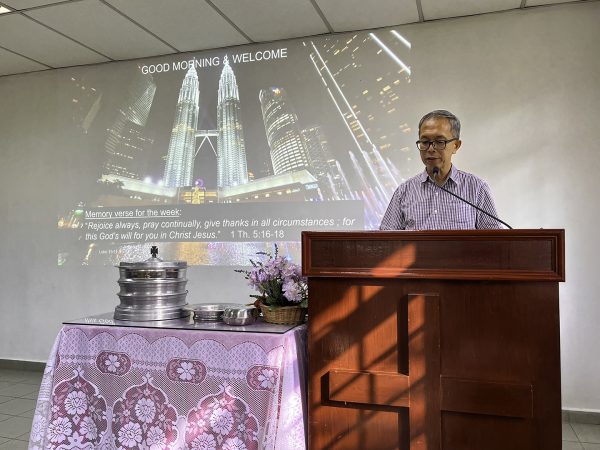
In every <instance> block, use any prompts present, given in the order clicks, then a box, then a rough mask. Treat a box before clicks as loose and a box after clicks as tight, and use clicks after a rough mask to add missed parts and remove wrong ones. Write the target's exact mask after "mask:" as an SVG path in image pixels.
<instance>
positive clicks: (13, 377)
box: [0, 370, 22, 383]
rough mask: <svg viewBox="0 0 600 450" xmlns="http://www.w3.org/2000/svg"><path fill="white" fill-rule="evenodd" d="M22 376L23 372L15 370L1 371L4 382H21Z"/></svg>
mask: <svg viewBox="0 0 600 450" xmlns="http://www.w3.org/2000/svg"><path fill="white" fill-rule="evenodd" d="M21 378H22V374H21V373H19V372H17V371H14V370H10V371H9V370H5V371H3V372H0V382H2V383H10V382H15V381H16V382H17V383H18V382H19V381H20V380H21Z"/></svg>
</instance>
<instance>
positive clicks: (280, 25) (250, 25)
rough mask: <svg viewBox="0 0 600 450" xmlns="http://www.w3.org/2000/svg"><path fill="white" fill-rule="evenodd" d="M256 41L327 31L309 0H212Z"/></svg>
mask: <svg viewBox="0 0 600 450" xmlns="http://www.w3.org/2000/svg"><path fill="white" fill-rule="evenodd" d="M212 1H213V3H214V4H215V5H216V6H217V7H218V8H219V9H220V10H221V11H222V12H223V13H224V14H225V15H226V16H227V17H229V18H230V19H231V20H232V21H233V22H234V23H235V24H236V25H237V26H238V27H240V28H241V29H242V31H243V32H244V33H246V34H247V35H248V36H250V38H251V39H252V40H254V41H273V40H277V39H288V38H292V37H300V36H310V35H313V34H322V33H327V32H328V31H329V30H328V29H327V26H326V25H325V22H323V20H322V19H321V16H319V13H318V12H317V10H316V9H315V8H314V7H313V5H312V3H311V2H310V1H309V0H253V1H240V0H212Z"/></svg>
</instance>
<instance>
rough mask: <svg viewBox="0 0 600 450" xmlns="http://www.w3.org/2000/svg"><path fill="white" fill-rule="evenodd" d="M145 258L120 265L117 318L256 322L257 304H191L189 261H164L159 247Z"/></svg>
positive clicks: (241, 323) (237, 323) (233, 323)
mask: <svg viewBox="0 0 600 450" xmlns="http://www.w3.org/2000/svg"><path fill="white" fill-rule="evenodd" d="M150 254H151V255H152V256H151V257H150V258H148V259H147V260H146V261H142V262H121V263H120V264H119V265H118V266H117V267H118V269H119V280H118V283H119V286H120V288H121V289H120V291H119V293H118V294H117V295H118V296H119V299H120V304H119V305H118V306H117V307H116V308H115V314H114V318H115V320H126V321H130V322H150V321H160V320H170V319H181V318H187V317H188V316H190V315H191V314H192V315H193V319H194V321H196V322H221V321H223V322H225V323H226V324H228V325H250V324H253V323H254V322H256V319H257V317H258V310H257V309H256V308H255V307H254V306H244V305H238V304H235V303H201V304H197V305H192V306H188V304H187V303H186V296H187V293H188V291H187V290H186V289H185V286H186V283H187V279H186V271H187V262H186V261H163V260H162V259H160V258H159V257H158V247H156V246H153V247H152V248H151V249H150Z"/></svg>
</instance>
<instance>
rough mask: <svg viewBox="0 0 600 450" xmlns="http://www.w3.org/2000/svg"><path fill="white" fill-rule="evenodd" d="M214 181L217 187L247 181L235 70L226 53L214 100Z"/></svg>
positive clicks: (235, 184)
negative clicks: (215, 177) (217, 93)
mask: <svg viewBox="0 0 600 450" xmlns="http://www.w3.org/2000/svg"><path fill="white" fill-rule="evenodd" d="M217 127H218V132H219V135H218V137H217V171H218V174H217V184H218V186H219V187H220V188H222V187H227V186H237V185H240V184H245V183H247V182H248V167H247V162H246V149H245V146H244V134H243V130H242V121H241V111H240V96H239V93H238V87H237V81H236V79H235V74H234V73H233V70H232V69H231V66H230V65H229V60H228V58H227V56H225V60H224V65H223V71H222V72H221V78H220V80H219V98H218V103H217Z"/></svg>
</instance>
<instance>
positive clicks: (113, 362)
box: [104, 355, 121, 372]
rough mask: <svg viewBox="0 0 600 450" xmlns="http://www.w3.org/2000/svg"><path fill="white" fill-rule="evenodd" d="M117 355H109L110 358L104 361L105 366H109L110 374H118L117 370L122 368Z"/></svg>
mask: <svg viewBox="0 0 600 450" xmlns="http://www.w3.org/2000/svg"><path fill="white" fill-rule="evenodd" d="M118 359H119V358H118V357H117V355H108V358H107V359H105V360H104V365H105V366H108V371H109V372H116V371H117V369H118V368H119V367H120V366H121V363H120V362H119V361H118Z"/></svg>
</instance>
